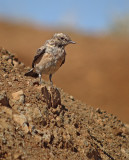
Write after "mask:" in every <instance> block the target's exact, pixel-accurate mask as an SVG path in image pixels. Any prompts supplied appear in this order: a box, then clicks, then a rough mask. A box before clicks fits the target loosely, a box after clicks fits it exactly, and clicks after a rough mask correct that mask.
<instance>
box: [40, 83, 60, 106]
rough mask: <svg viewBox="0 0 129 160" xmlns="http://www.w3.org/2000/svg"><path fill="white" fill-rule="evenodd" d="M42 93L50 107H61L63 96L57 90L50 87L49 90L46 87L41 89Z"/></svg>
mask: <svg viewBox="0 0 129 160" xmlns="http://www.w3.org/2000/svg"><path fill="white" fill-rule="evenodd" d="M41 91H42V94H43V101H44V102H46V103H47V105H48V106H49V107H53V108H57V106H58V105H61V96H60V92H59V91H58V89H57V88H54V87H50V88H49V89H47V87H46V86H45V87H42V88H41Z"/></svg>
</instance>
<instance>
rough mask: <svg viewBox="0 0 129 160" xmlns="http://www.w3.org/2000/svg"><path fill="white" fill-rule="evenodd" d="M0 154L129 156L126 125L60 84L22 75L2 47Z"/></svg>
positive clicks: (19, 156) (13, 156)
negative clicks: (67, 92)
mask: <svg viewBox="0 0 129 160" xmlns="http://www.w3.org/2000/svg"><path fill="white" fill-rule="evenodd" d="M0 65H1V68H0V159H8V160H10V159H25V160H29V159H31V160H35V159H39V160H43V159H44V160H46V159H51V160H55V159H58V160H59V159H61V160H63V159H69V160H71V159H79V160H80V159H82V160H83V159H84V160H85V159H95V160H101V159H104V160H108V159H111V160H115V159H123V160H124V159H129V126H128V125H125V124H123V123H122V122H121V121H120V120H118V119H117V117H115V116H113V115H110V114H108V113H106V112H105V111H102V110H100V109H94V108H92V107H90V106H87V105H86V104H82V103H81V102H80V101H78V100H75V99H74V97H73V96H71V95H68V94H66V93H64V92H63V90H62V89H59V88H58V89H57V88H56V87H50V85H49V83H47V82H45V81H43V84H42V85H39V83H38V79H34V78H31V77H25V76H24V74H25V72H26V71H27V70H28V69H29V68H28V67H25V66H24V64H23V63H21V62H19V61H18V59H17V58H16V57H15V56H13V55H12V54H11V53H9V52H8V51H6V50H4V49H1V51H0Z"/></svg>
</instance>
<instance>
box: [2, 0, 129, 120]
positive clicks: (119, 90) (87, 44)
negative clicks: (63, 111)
mask: <svg viewBox="0 0 129 160" xmlns="http://www.w3.org/2000/svg"><path fill="white" fill-rule="evenodd" d="M55 32H64V33H66V34H68V35H69V36H70V37H71V38H72V40H73V41H75V42H76V43H77V44H76V45H69V46H68V47H66V52H67V57H66V63H65V65H63V66H62V67H61V68H60V70H59V71H58V72H56V73H55V75H54V76H53V81H54V84H56V86H58V87H61V88H63V90H64V91H65V92H68V93H69V94H71V95H73V96H74V97H75V98H77V99H79V100H81V101H83V102H84V103H87V104H89V105H91V106H93V107H95V108H97V107H99V108H101V109H104V110H106V111H107V112H109V113H113V114H115V115H117V116H118V118H119V119H121V120H122V121H123V122H126V123H129V71H128V70H129V1H128V0H124V1H123V0H113V1H112V0H105V1H103V0H99V1H98V0H91V1H88V0H81V1H80V0H65V1H60V0H54V1H52V0H51V1H50V0H47V1H46V0H36V1H35V0H27V1H26V0H22V1H18V0H11V1H10V0H6V1H3V0H0V46H1V47H4V48H5V49H7V50H9V51H10V52H13V53H15V54H16V55H17V56H18V57H19V59H20V60H21V61H23V62H24V63H25V64H26V65H28V66H30V65H31V62H32V59H33V56H34V54H35V52H36V51H37V48H39V47H40V46H41V45H42V44H44V42H45V41H46V40H47V39H50V38H51V37H52V35H53V34H54V33H55ZM44 78H45V79H46V80H48V78H47V77H46V76H44Z"/></svg>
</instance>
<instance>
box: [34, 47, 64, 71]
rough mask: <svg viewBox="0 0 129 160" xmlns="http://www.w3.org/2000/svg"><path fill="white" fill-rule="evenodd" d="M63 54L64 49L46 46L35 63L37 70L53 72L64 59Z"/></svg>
mask: <svg viewBox="0 0 129 160" xmlns="http://www.w3.org/2000/svg"><path fill="white" fill-rule="evenodd" d="M65 55H66V53H65V50H61V49H58V48H52V47H50V48H48V49H47V50H46V53H45V54H44V55H43V57H42V59H41V60H40V62H39V63H38V64H36V70H37V72H40V73H43V74H50V73H51V74H53V73H54V72H56V71H57V70H58V69H59V68H60V66H61V64H62V62H63V61H64V60H65Z"/></svg>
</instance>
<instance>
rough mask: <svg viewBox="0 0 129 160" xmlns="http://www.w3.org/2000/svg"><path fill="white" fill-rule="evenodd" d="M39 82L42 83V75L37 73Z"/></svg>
mask: <svg viewBox="0 0 129 160" xmlns="http://www.w3.org/2000/svg"><path fill="white" fill-rule="evenodd" d="M39 84H42V75H41V74H40V73H39Z"/></svg>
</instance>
